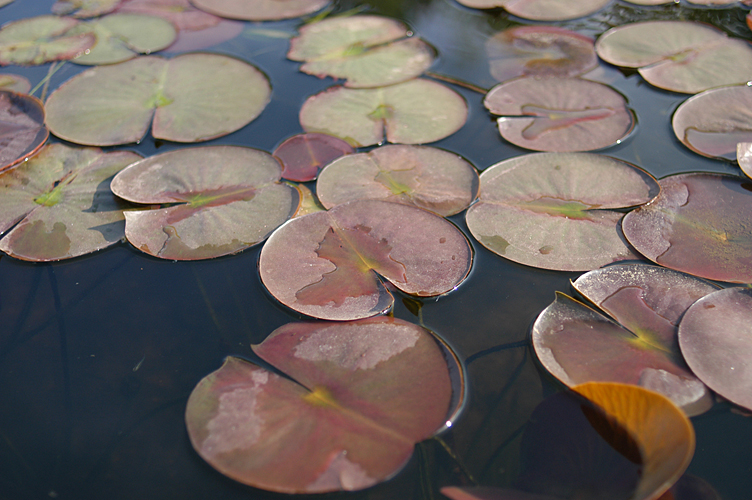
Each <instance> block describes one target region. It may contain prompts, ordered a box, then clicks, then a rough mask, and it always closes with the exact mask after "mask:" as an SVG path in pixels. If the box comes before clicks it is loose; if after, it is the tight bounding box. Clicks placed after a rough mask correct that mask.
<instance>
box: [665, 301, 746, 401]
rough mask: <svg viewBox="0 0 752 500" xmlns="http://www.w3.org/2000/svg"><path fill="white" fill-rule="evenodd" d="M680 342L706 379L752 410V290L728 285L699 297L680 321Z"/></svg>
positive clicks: (691, 364) (683, 350) (698, 372)
mask: <svg viewBox="0 0 752 500" xmlns="http://www.w3.org/2000/svg"><path fill="white" fill-rule="evenodd" d="M679 344H680V346H681V351H682V354H684V358H685V359H686V360H687V364H688V365H689V366H690V367H691V368H692V371H694V372H695V373H696V374H697V376H698V377H699V378H700V379H701V380H702V381H703V382H705V383H706V384H708V386H710V388H711V389H713V390H714V391H716V392H717V393H718V394H720V395H721V396H723V397H724V398H726V399H728V400H729V401H731V402H732V403H735V404H737V405H739V406H743V407H744V408H746V409H748V410H752V362H751V361H750V360H752V291H750V290H749V289H747V288H727V289H725V290H719V291H717V292H714V293H712V294H710V295H707V296H705V297H703V298H702V299H700V300H698V301H697V302H696V303H695V304H694V305H693V306H692V307H690V308H689V310H688V311H687V313H686V314H685V315H684V318H683V319H682V322H681V323H680V324H679Z"/></svg>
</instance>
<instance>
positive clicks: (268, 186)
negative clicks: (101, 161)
mask: <svg viewBox="0 0 752 500" xmlns="http://www.w3.org/2000/svg"><path fill="white" fill-rule="evenodd" d="M280 173H281V168H280V166H279V163H277V161H276V160H275V159H274V158H273V157H272V156H271V155H270V154H269V153H266V152H264V151H259V150H256V149H251V148H243V147H237V146H211V147H200V148H186V149H178V150H175V151H170V152H168V153H164V154H161V155H156V156H152V157H150V158H146V159H144V160H141V161H139V162H137V163H134V164H133V165H131V166H129V167H128V168H127V169H125V170H123V171H122V172H120V173H119V174H118V175H117V176H116V177H115V178H114V179H113V180H112V191H113V192H114V193H115V194H116V195H118V196H120V197H121V198H124V199H126V200H128V201H131V202H134V203H142V204H166V205H169V206H166V207H164V208H159V209H156V210H138V211H127V212H126V213H125V220H126V225H125V236H126V237H127V238H128V241H130V242H131V244H133V246H135V247H136V248H138V249H140V250H142V251H143V252H146V253H148V254H150V255H153V256H155V257H161V258H163V259H171V260H196V259H209V258H213V257H219V256H221V255H227V254H232V253H237V252H239V251H241V250H244V249H246V248H248V247H250V246H252V245H255V244H257V243H259V242H261V241H263V240H264V239H265V238H266V237H267V236H268V234H269V233H271V232H272V231H273V230H274V229H275V228H276V227H277V226H279V225H280V224H282V223H283V222H284V221H285V220H287V219H288V218H289V217H290V216H291V215H292V214H293V213H295V211H296V210H297V208H298V196H297V191H296V190H295V189H293V188H292V187H290V186H288V185H286V184H281V183H279V179H280Z"/></svg>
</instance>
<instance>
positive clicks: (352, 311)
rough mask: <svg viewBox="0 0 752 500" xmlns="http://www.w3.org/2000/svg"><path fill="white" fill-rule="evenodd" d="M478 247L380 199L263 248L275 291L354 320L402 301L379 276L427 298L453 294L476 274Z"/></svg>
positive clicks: (312, 311) (332, 214)
mask: <svg viewBox="0 0 752 500" xmlns="http://www.w3.org/2000/svg"><path fill="white" fill-rule="evenodd" d="M471 262H472V250H471V248H470V245H469V243H468V241H467V239H466V238H465V236H464V235H463V234H462V232H461V231H460V230H459V229H457V227H456V226H454V225H453V224H452V223H451V222H449V221H447V220H446V219H444V218H442V217H440V216H438V215H436V214H433V213H431V212H428V211H425V210H421V209H419V208H415V207H411V206H408V205H401V204H398V203H389V202H386V201H380V200H362V201H354V202H350V203H345V204H342V205H337V206H336V207H334V208H332V209H331V210H329V211H327V212H316V213H313V214H309V215H305V216H303V217H297V218H295V219H292V220H291V221H289V222H288V223H286V224H284V225H283V226H281V227H280V228H279V229H277V230H276V231H275V232H274V233H273V234H272V235H271V236H270V237H269V240H268V241H267V242H266V244H265V245H264V248H262V250H261V256H260V258H259V272H260V274H261V281H262V282H263V283H264V285H265V286H266V288H267V290H269V292H270V293H271V294H272V295H273V296H274V297H275V298H276V299H277V300H279V301H280V302H282V303H283V304H284V305H286V306H287V307H289V308H291V309H293V310H295V311H298V312H300V313H303V314H307V315H309V316H313V317H316V318H320V319H331V320H349V319H358V318H365V317H369V316H374V315H376V314H380V313H382V312H384V311H386V310H388V309H389V308H390V307H391V305H392V303H393V302H394V298H393V297H392V295H391V294H390V293H389V292H388V291H387V289H386V287H385V286H384V284H383V283H382V282H381V280H380V279H379V278H378V277H377V273H378V275H379V276H381V277H382V278H383V279H384V280H387V281H389V282H390V283H391V284H392V285H394V286H395V287H396V288H398V289H399V290H401V291H403V292H405V293H408V294H411V295H417V296H422V297H429V296H436V295H441V294H445V293H447V292H450V291H452V290H453V289H454V288H456V287H457V286H458V285H459V284H460V282H462V280H464V279H465V276H467V274H468V272H469V271H470V265H471Z"/></svg>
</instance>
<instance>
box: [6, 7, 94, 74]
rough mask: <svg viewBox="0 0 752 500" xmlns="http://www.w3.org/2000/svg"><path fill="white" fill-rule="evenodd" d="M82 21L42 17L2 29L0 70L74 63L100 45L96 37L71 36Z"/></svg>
mask: <svg viewBox="0 0 752 500" xmlns="http://www.w3.org/2000/svg"><path fill="white" fill-rule="evenodd" d="M77 24H78V21H77V20H76V19H73V18H72V17H58V16H39V17H32V18H28V19H22V20H20V21H15V22H12V23H8V24H5V25H3V27H2V28H0V66H2V65H7V64H44V63H46V62H50V61H59V60H65V59H73V58H74V57H76V56H78V55H80V54H83V53H84V52H85V51H86V50H88V49H90V48H91V47H93V46H94V44H95V43H96V42H97V39H96V37H95V36H94V35H93V34H92V33H81V34H74V35H69V34H68V31H69V30H70V29H71V28H73V27H74V26H76V25H77Z"/></svg>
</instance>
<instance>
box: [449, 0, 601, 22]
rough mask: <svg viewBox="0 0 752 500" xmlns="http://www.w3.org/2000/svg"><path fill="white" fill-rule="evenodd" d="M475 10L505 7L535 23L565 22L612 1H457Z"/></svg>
mask: <svg viewBox="0 0 752 500" xmlns="http://www.w3.org/2000/svg"><path fill="white" fill-rule="evenodd" d="M457 1H458V2H459V3H461V4H462V5H464V6H466V7H472V8H474V9H494V8H497V7H503V8H504V9H505V10H506V11H507V12H509V13H510V14H512V15H515V16H517V17H521V18H523V19H531V20H533V21H565V20H567V19H576V18H578V17H584V16H587V15H589V14H592V13H593V12H597V11H599V10H600V9H601V8H603V7H604V6H606V4H608V3H609V2H610V1H611V0H577V1H574V2H573V1H572V0H457Z"/></svg>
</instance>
